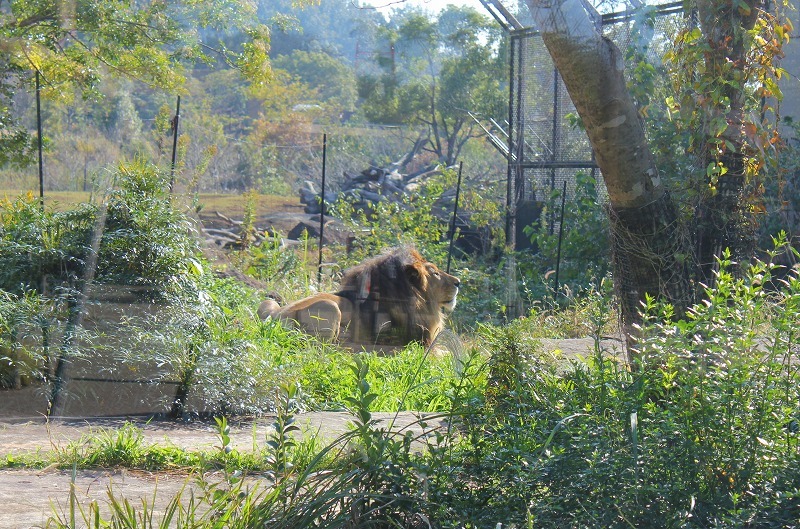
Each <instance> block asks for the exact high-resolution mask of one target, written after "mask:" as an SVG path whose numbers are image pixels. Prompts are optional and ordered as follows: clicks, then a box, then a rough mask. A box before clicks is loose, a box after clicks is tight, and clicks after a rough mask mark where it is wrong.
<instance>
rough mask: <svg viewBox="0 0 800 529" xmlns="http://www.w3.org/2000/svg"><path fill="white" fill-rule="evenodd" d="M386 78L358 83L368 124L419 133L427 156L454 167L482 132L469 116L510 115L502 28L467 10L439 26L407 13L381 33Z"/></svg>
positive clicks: (450, 10)
mask: <svg viewBox="0 0 800 529" xmlns="http://www.w3.org/2000/svg"><path fill="white" fill-rule="evenodd" d="M378 34H379V36H380V40H381V41H383V43H384V45H383V46H380V47H379V49H381V50H393V52H391V53H390V54H389V55H387V54H386V53H385V52H384V53H382V54H381V55H379V56H378V57H377V59H378V63H379V65H380V66H381V67H382V69H383V72H382V74H381V75H379V76H376V75H366V76H362V77H361V78H360V79H359V92H360V95H361V96H362V97H363V98H364V99H365V101H364V104H363V113H364V115H365V117H366V118H367V119H368V120H370V121H374V122H379V123H393V124H399V123H405V124H410V125H422V126H423V127H424V128H425V131H426V135H427V142H426V143H425V145H424V147H423V149H424V150H427V151H429V152H431V153H432V154H433V155H434V156H435V157H436V158H437V159H438V160H439V161H440V162H442V163H445V164H446V165H452V164H454V163H455V161H456V160H457V159H458V157H459V155H460V153H461V151H462V149H463V148H464V145H465V144H466V142H467V141H469V140H470V139H471V138H476V137H480V136H481V135H482V132H481V130H480V127H478V126H477V124H476V123H475V122H474V120H473V119H472V117H471V116H470V115H469V113H470V112H472V113H473V114H477V115H480V116H485V117H494V118H500V117H502V116H503V115H504V113H505V112H506V108H505V105H506V99H507V94H506V90H505V88H504V82H505V81H504V80H505V77H506V61H505V59H504V55H503V51H504V47H503V46H502V37H501V34H500V32H499V28H498V27H497V25H496V24H494V23H493V22H492V21H491V20H490V19H489V18H487V17H485V16H483V15H482V14H480V13H478V12H477V11H476V10H474V9H472V8H468V7H457V6H453V5H450V6H448V7H447V8H445V9H444V10H443V11H442V12H441V13H440V14H439V15H438V17H437V18H432V17H431V16H430V15H429V14H427V13H426V12H423V11H420V10H417V9H413V8H407V9H404V10H402V11H400V12H398V13H397V14H396V15H395V17H393V18H392V20H391V21H390V23H387V24H386V25H385V26H383V27H381V28H379V30H378Z"/></svg>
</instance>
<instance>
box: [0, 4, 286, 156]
mask: <svg viewBox="0 0 800 529" xmlns="http://www.w3.org/2000/svg"><path fill="white" fill-rule="evenodd" d="M7 14H8V15H9V16H7V17H5V18H4V20H3V22H2V24H0V40H2V41H3V42H4V45H3V48H2V53H0V63H2V64H3V65H4V66H5V68H4V71H6V72H8V73H10V74H11V75H7V76H5V77H4V78H3V80H2V82H0V103H2V104H0V122H2V123H3V124H4V125H5V126H4V127H3V130H9V131H11V133H10V134H4V135H3V138H2V140H0V141H2V146H3V147H4V148H3V149H2V154H0V166H1V165H5V164H6V163H9V162H14V163H17V164H19V163H22V162H24V161H25V160H24V156H25V155H26V154H27V153H30V152H31V149H30V147H29V145H28V137H27V134H26V133H25V132H24V131H23V130H24V129H22V128H21V127H19V124H18V123H17V120H16V119H15V116H14V115H13V114H12V112H11V106H12V105H10V104H9V103H10V102H11V99H12V97H13V95H14V92H15V91H16V89H18V88H19V87H20V86H25V85H30V84H32V79H31V77H30V76H29V72H31V71H37V72H40V73H41V80H42V85H43V92H44V93H43V96H44V97H45V98H52V99H58V98H62V97H70V96H72V95H73V92H72V90H70V89H69V88H70V87H73V86H74V87H77V88H78V89H79V90H80V91H83V92H84V93H85V95H86V96H87V97H94V96H97V95H98V94H99V91H98V90H97V89H98V86H99V81H100V80H101V79H102V78H103V77H104V76H105V75H106V74H107V73H108V72H109V71H110V72H112V74H115V75H123V76H127V77H129V78H132V79H137V80H139V81H143V82H145V83H147V84H148V85H150V86H158V87H161V88H166V89H169V90H175V89H178V88H179V87H180V86H181V85H182V84H183V82H184V81H185V75H184V74H185V71H184V68H185V66H186V65H187V64H191V63H194V62H197V61H202V62H211V61H212V58H211V56H210V55H209V53H208V52H209V44H211V43H210V42H207V41H205V39H204V38H203V36H202V35H201V32H200V31H199V30H200V29H201V28H208V29H212V30H215V31H222V32H224V31H227V30H230V29H234V28H240V29H242V30H243V31H245V32H247V35H248V37H249V38H248V39H247V40H246V41H245V43H244V44H243V46H242V47H241V49H240V50H238V51H237V50H233V49H227V48H226V47H225V45H224V44H223V43H221V42H220V43H219V45H218V48H217V49H215V50H214V51H215V52H216V55H217V56H221V57H222V59H223V61H228V62H230V63H235V64H237V66H239V67H240V69H241V70H242V71H243V72H244V73H245V74H247V75H249V76H250V77H251V78H253V79H255V80H258V81H263V80H264V79H265V78H268V75H269V68H268V65H269V61H268V57H267V52H268V50H269V37H270V35H269V31H268V30H267V28H266V27H264V26H263V25H260V24H258V23H254V22H253V21H254V20H255V16H254V15H255V12H254V6H253V5H252V4H251V3H248V2H205V3H203V2H195V1H191V0H190V1H185V2H172V3H170V4H165V3H163V2H139V3H135V4H129V3H110V4H109V3H97V2H88V1H83V0H77V1H72V2H56V1H51V0H48V1H44V2H31V1H28V0H14V1H12V2H11V3H10V6H9V9H8V10H7ZM211 45H212V46H213V44H211ZM28 161H29V160H28Z"/></svg>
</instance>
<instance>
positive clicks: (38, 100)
mask: <svg viewBox="0 0 800 529" xmlns="http://www.w3.org/2000/svg"><path fill="white" fill-rule="evenodd" d="M41 91H42V86H41V84H40V82H39V70H36V134H37V135H38V137H37V138H36V142H37V144H38V147H39V205H40V206H41V207H42V209H44V163H43V162H42V103H41V98H40V93H41Z"/></svg>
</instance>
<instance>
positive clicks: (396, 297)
mask: <svg viewBox="0 0 800 529" xmlns="http://www.w3.org/2000/svg"><path fill="white" fill-rule="evenodd" d="M460 283H461V282H460V281H459V279H458V278H457V277H455V276H452V275H450V274H447V273H445V272H444V271H442V270H439V268H438V267H437V266H436V265H435V264H433V263H431V262H429V261H426V260H425V259H423V257H422V256H421V255H420V254H419V252H417V251H416V250H415V249H413V248H410V247H400V248H395V249H393V250H390V251H388V252H386V253H383V254H382V255H379V256H377V257H373V258H372V259H369V260H367V261H365V262H364V263H362V264H360V265H358V266H355V267H353V268H351V269H349V270H347V271H346V272H345V274H344V277H343V278H342V284H341V289H340V291H339V293H338V295H340V296H342V297H344V298H347V299H349V300H350V301H351V302H352V303H353V305H354V315H353V318H352V319H353V320H355V324H356V325H358V326H359V330H360V332H362V334H363V335H364V337H367V338H370V339H373V340H380V341H383V339H384V338H385V337H386V335H387V334H389V335H392V336H394V337H396V339H397V340H399V341H400V343H404V344H405V343H408V342H410V341H412V340H420V341H422V343H424V344H425V345H429V344H430V343H431V342H432V341H433V339H434V338H435V337H436V335H437V334H438V333H439V331H441V329H442V327H443V325H444V313H443V311H446V312H452V310H453V309H454V308H455V305H456V296H457V295H458V287H459V285H460Z"/></svg>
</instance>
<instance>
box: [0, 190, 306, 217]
mask: <svg viewBox="0 0 800 529" xmlns="http://www.w3.org/2000/svg"><path fill="white" fill-rule="evenodd" d="M26 193H32V194H33V196H37V197H38V195H39V192H38V190H37V191H34V190H19V189H2V190H0V197H3V198H9V199H12V200H13V199H14V198H15V197H17V196H20V195H23V194H26ZM93 198H94V197H92V195H91V194H90V193H87V192H82V191H46V192H45V196H44V201H45V206H46V207H48V208H52V209H54V210H56V211H64V210H67V209H70V208H72V207H74V206H75V204H80V203H83V202H88V201H90V200H92V199H93ZM198 204H199V205H200V206H201V207H202V209H201V214H202V215H214V212H217V211H218V212H220V213H222V214H223V215H225V216H227V217H231V218H235V219H241V218H242V216H243V214H244V208H245V198H244V196H243V195H241V194H224V195H223V194H210V193H205V194H200V195H199V196H198ZM275 211H298V212H299V211H302V205H301V204H300V201H299V199H298V198H297V197H296V196H293V197H280V196H275V195H258V204H257V207H256V215H257V216H259V217H260V216H262V215H266V214H268V213H274V212H275Z"/></svg>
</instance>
